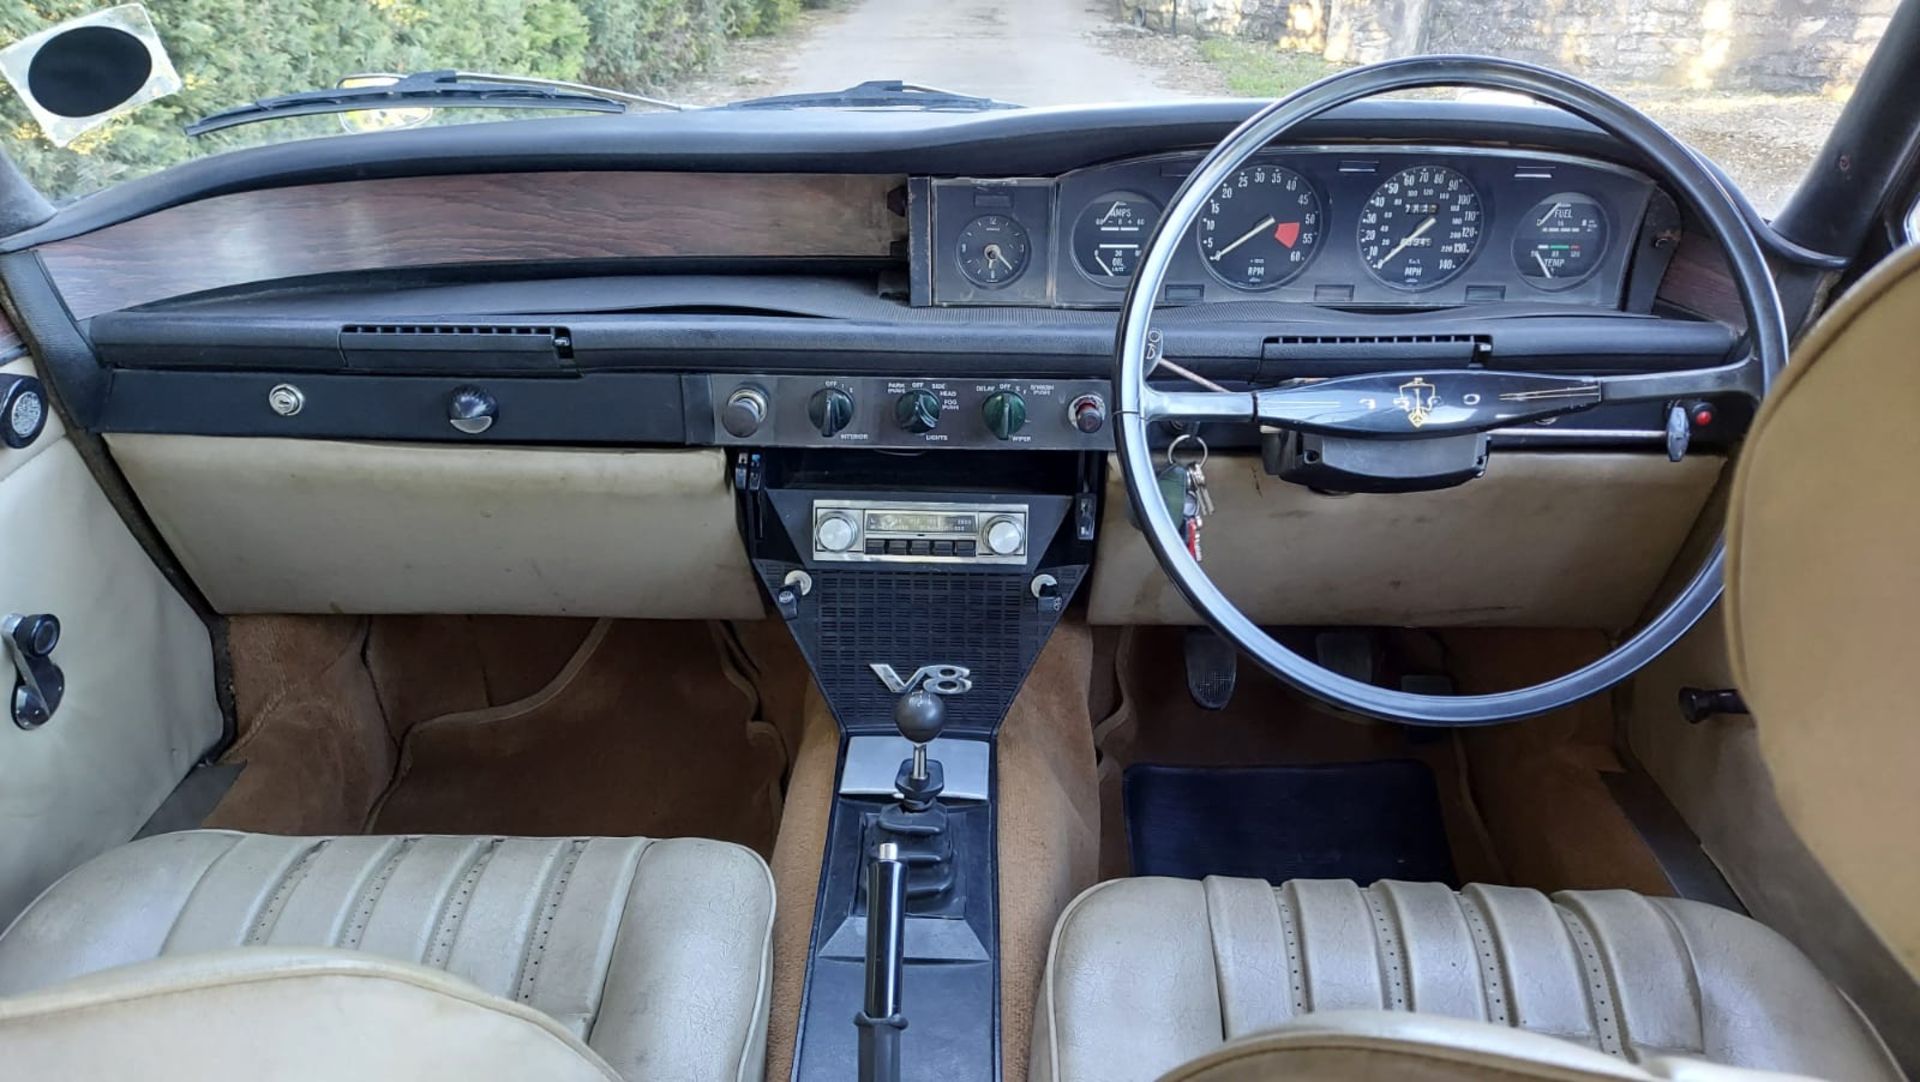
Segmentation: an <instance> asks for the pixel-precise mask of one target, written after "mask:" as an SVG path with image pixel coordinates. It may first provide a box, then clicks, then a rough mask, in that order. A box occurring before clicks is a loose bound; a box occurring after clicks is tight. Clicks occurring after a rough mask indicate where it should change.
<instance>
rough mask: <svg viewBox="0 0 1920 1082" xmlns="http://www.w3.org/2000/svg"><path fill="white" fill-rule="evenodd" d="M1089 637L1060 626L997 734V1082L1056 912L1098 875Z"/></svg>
mask: <svg viewBox="0 0 1920 1082" xmlns="http://www.w3.org/2000/svg"><path fill="white" fill-rule="evenodd" d="M1093 656H1094V650H1093V635H1092V633H1091V632H1090V631H1089V630H1088V628H1087V626H1086V625H1085V624H1081V623H1078V622H1073V621H1062V622H1061V624H1060V626H1059V628H1058V629H1057V630H1055V631H1054V633H1053V638H1052V639H1051V640H1049V641H1048V643H1047V646H1046V649H1044V650H1042V651H1041V652H1040V657H1039V659H1038V660H1037V661H1035V662H1034V666H1033V672H1032V673H1031V674H1030V675H1029V676H1028V677H1027V682H1026V685H1025V686H1024V687H1022V688H1021V690H1020V694H1019V695H1018V696H1017V697H1016V698H1015V699H1014V702H1013V707H1012V709H1011V710H1010V711H1009V712H1008V714H1007V720H1006V721H1005V722H1004V723H1003V724H1002V725H1001V727H1000V740H999V746H998V749H997V751H996V753H995V758H994V763H995V766H996V767H997V769H998V773H999V777H998V780H997V785H998V790H999V791H998V797H999V801H1000V811H999V820H998V822H999V856H1000V1053H1001V1077H1002V1078H1004V1079H1006V1080H1007V1082H1021V1080H1022V1079H1025V1078H1026V1077H1027V1055H1028V1049H1029V1046H1030V1044H1031V1041H1032V1038H1033V1010H1034V1004H1035V1001H1036V999H1037V997H1038V995H1039V991H1040V980H1041V974H1042V972H1043V971H1044V970H1045V968H1046V964H1047V946H1048V944H1049V943H1050V942H1051V941H1052V938H1053V925H1054V922H1055V921H1056V920H1058V919H1059V916H1060V912H1061V911H1062V910H1063V909H1065V908H1066V907H1067V903H1068V902H1071V901H1072V900H1073V899H1074V897H1075V896H1077V895H1078V894H1079V893H1080V892H1081V891H1083V890H1085V889H1087V888H1088V887H1090V886H1092V885H1093V884H1094V882H1095V881H1096V880H1097V879H1098V878H1099V873H1100V783H1099V779H1098V777H1097V775H1096V771H1095V766H1094V758H1093V719H1092V717H1091V715H1090V714H1089V713H1088V709H1087V702H1088V687H1089V683H1090V680H1091V676H1092V668H1093Z"/></svg>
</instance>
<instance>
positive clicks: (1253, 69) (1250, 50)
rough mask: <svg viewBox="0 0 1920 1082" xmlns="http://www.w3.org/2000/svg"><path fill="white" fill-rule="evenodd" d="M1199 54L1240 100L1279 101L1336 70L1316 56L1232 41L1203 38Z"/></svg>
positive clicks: (1336, 66)
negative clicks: (1221, 76)
mask: <svg viewBox="0 0 1920 1082" xmlns="http://www.w3.org/2000/svg"><path fill="white" fill-rule="evenodd" d="M1200 55H1201V56H1204V57H1206V58H1207V61H1208V62H1209V63H1211V64H1212V65H1213V66H1214V67H1215V68H1217V69H1219V71H1220V73H1221V74H1222V75H1224V76H1226V80H1227V89H1228V90H1230V91H1232V92H1233V93H1234V94H1235V95H1236V96H1238V97H1242V98H1283V97H1285V96H1287V95H1288V94H1291V93H1293V92H1294V91H1296V90H1298V89H1300V88H1301V87H1303V86H1306V85H1307V84H1308V83H1311V82H1313V81H1315V80H1317V79H1321V78H1324V77H1326V76H1328V75H1331V74H1333V73H1334V72H1335V71H1338V70H1339V69H1340V65H1338V64H1335V63H1333V62H1332V61H1329V60H1327V59H1325V58H1323V57H1321V56H1320V55H1319V54H1317V53H1301V52H1291V51H1289V50H1286V49H1278V48H1275V47H1273V46H1271V45H1266V44H1263V43H1260V42H1254V41H1242V40H1239V39H1236V38H1207V39H1205V40H1203V41H1201V42H1200Z"/></svg>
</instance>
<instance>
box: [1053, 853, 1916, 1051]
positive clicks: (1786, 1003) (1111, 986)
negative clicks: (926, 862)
mask: <svg viewBox="0 0 1920 1082" xmlns="http://www.w3.org/2000/svg"><path fill="white" fill-rule="evenodd" d="M1143 997H1146V998H1145V1001H1144V1002H1143ZM1035 1027H1036V1031H1035V1033H1034V1042H1033V1065H1032V1072H1031V1075H1030V1077H1031V1079H1032V1080H1033V1082H1086V1080H1091V1079H1101V1080H1104V1082H1124V1080H1128V1079H1140V1080H1146V1079H1154V1078H1160V1077H1162V1076H1163V1075H1166V1076H1168V1077H1172V1078H1183V1079H1186V1078H1191V1079H1196V1080H1197V1079H1202V1078H1204V1079H1207V1080H1209V1082H1219V1080H1224V1079H1249V1080H1250V1079H1256V1078H1280V1077H1287V1078H1293V1077H1306V1078H1315V1077H1317V1078H1328V1079H1346V1078H1360V1077H1376V1076H1378V1077H1394V1078H1421V1079H1452V1078H1472V1077H1486V1076H1488V1075H1490V1074H1495V1073H1503V1074H1506V1075H1508V1076H1509V1077H1518V1078H1673V1077H1686V1078H1696V1079H1711V1078H1722V1077H1725V1078H1733V1077H1738V1076H1739V1075H1740V1072H1731V1071H1723V1070H1720V1069H1717V1068H1716V1067H1714V1065H1715V1064H1722V1065H1728V1066H1733V1067H1745V1068H1750V1069H1761V1070H1767V1071H1781V1072H1788V1073H1792V1074H1799V1075H1813V1076H1816V1077H1820V1078H1832V1079H1862V1080H1865V1079H1875V1080H1879V1079H1884V1080H1887V1082H1895V1080H1898V1079H1899V1078H1900V1077H1901V1075H1900V1072H1899V1069H1898V1068H1897V1067H1896V1066H1895V1065H1894V1063H1893V1060H1892V1058H1891V1056H1890V1055H1889V1054H1888V1052H1887V1050H1886V1048H1885V1046H1883V1045H1882V1044H1881V1043H1880V1040H1879V1038H1878V1037H1877V1036H1876V1035H1875V1034H1874V1032H1873V1030H1872V1029H1871V1028H1870V1027H1869V1026H1868V1025H1867V1023H1866V1021H1865V1020H1864V1019H1863V1018H1862V1017H1861V1016H1860V1014H1859V1012H1858V1011H1856V1010H1855V1009H1854V1007H1853V1005H1852V1004H1851V1003H1850V1002H1848V1001H1847V999H1846V998H1845V997H1844V996H1842V995H1841V994H1840V992H1839V991H1838V990H1837V989H1835V988H1834V987H1833V985H1831V984H1830V983H1828V981H1827V980H1826V978H1825V977H1823V976H1821V975H1820V973H1819V971H1818V970H1816V969H1815V968H1814V967H1813V963H1811V962H1809V961H1808V960H1807V959H1806V956H1805V955H1803V954H1801V953H1800V951H1799V950H1798V949H1797V948H1795V947H1794V946H1793V945H1792V944H1791V943H1789V942H1787V941H1786V939H1784V938H1782V937H1781V936H1780V935H1778V934H1776V933H1775V932H1773V931H1771V930H1770V929H1768V928H1766V927H1765V926H1764V925H1761V924H1760V923H1758V922H1757V921H1753V920H1749V919H1748V918H1746V917H1743V916H1739V915H1737V914H1734V913H1731V912H1728V911H1727V910H1724V909H1718V908H1716V907H1714V906H1710V905H1704V904H1701V903H1698V902H1689V901H1685V900H1682V899H1678V898H1649V897H1645V896H1642V895H1639V894H1635V893H1633V892H1631V891H1616V890H1607V891H1568V892H1564V893H1560V894H1555V895H1553V896H1552V897H1549V896H1547V895H1545V894H1542V893H1540V892H1539V891H1534V890H1525V889H1521V888H1518V887H1490V886H1470V887H1467V888H1466V889H1465V890H1462V891H1460V892H1459V893H1455V892H1454V891H1453V890H1452V889H1450V888H1448V887H1445V886H1442V885H1440V884H1437V883H1398V882H1392V881H1384V880H1383V881H1381V882H1379V883H1376V884H1374V885H1373V886H1372V887H1368V888H1365V889H1363V888H1360V887H1357V886H1355V885H1354V884H1352V883H1350V882H1346V881H1344V880H1342V881H1331V880H1294V881H1292V882H1289V883H1285V884H1282V885H1281V886H1278V887H1275V886H1273V885H1272V884H1270V883H1267V882H1266V881H1265V880H1258V879H1227V878H1218V877H1214V878H1209V879H1206V880H1204V881H1199V882H1196V881H1194V880H1188V879H1164V878H1138V879H1116V880H1112V881H1109V882H1106V883H1102V884H1100V885H1098V886H1095V887H1093V888H1092V889H1091V890H1088V891H1087V892H1086V893H1084V894H1082V895H1081V896H1080V897H1079V898H1078V899H1076V900H1075V901H1074V902H1073V904H1072V905H1070V906H1068V907H1067V911H1066V912H1065V913H1063V914H1062V915H1061V917H1060V922H1059V925H1058V926H1057V927H1056V928H1055V930H1054V937H1053V945H1052V948H1051V950H1050V952H1049V954H1048V958H1047V973H1046V977H1045V980H1044V982H1043V983H1042V985H1041V998H1040V1004H1039V1009H1038V1011H1037V1012H1036V1017H1035ZM1542 1036H1544V1037H1549V1038H1560V1040H1558V1041H1555V1040H1543V1039H1542ZM1582 1046H1584V1047H1582ZM1183 1065H1186V1066H1184V1067H1183ZM1169 1072H1171V1074H1169Z"/></svg>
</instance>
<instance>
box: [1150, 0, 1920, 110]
mask: <svg viewBox="0 0 1920 1082" xmlns="http://www.w3.org/2000/svg"><path fill="white" fill-rule="evenodd" d="M1897 2H1898V0H1116V3H1117V4H1118V7H1119V10H1120V12H1121V13H1122V15H1123V16H1126V17H1129V18H1131V19H1133V20H1134V21H1135V22H1137V23H1140V24H1142V25H1145V26H1149V27H1152V28H1154V29H1156V30H1163V31H1165V30H1174V31H1177V32H1179V33H1183V34H1195V35H1199V36H1210V35H1225V36H1232V37H1239V38H1245V39H1248V40H1255V41H1265V42H1271V43H1273V44H1275V45H1277V46H1279V47H1281V48H1285V49H1293V50H1299V51H1305V52H1314V53H1319V54H1322V55H1324V56H1326V57H1327V58H1328V59H1330V60H1334V61H1338V62H1342V63H1354V64H1362V63H1371V62H1373V61H1376V60H1385V59H1387V58H1389V57H1395V56H1408V55H1412V54H1416V53H1434V52H1462V53H1487V54H1491V55H1494V56H1504V57H1510V58H1513V59H1516V60H1530V61H1533V62H1535V63H1539V64H1546V65H1548V66H1551V67H1556V68H1561V69H1563V70H1566V71H1569V72H1572V73H1573V74H1575V75H1581V76H1586V77H1590V78H1595V79H1598V80H1599V81H1601V82H1604V83H1611V84H1615V85H1618V84H1621V83H1651V84H1657V85H1667V86H1678V87H1690V88H1695V89H1717V90H1761V91H1769V92H1786V93H1833V92H1838V91H1843V90H1845V89H1846V88H1849V87H1851V86H1852V85H1853V82H1854V80H1855V79H1857V78H1858V77H1859V74H1860V69H1861V66H1862V65H1864V64H1865V63H1866V59H1867V56H1868V55H1869V54H1870V53H1871V52H1872V51H1873V46H1874V45H1875V44H1876V43H1877V42H1878V41H1879V40H1880V35H1881V34H1882V32H1884V31H1885V29H1886V25H1887V20H1888V19H1889V18H1890V17H1891V16H1892V14H1893V9H1894V7H1895V6H1896V4H1897Z"/></svg>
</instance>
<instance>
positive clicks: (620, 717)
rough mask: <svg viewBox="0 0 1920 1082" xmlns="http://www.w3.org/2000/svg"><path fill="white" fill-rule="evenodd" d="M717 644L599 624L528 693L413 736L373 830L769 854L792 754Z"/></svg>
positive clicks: (424, 727)
mask: <svg viewBox="0 0 1920 1082" xmlns="http://www.w3.org/2000/svg"><path fill="white" fill-rule="evenodd" d="M716 636H717V631H716V630H715V629H714V628H711V627H709V626H707V625H689V624H685V623H674V622H653V621H635V620H620V621H614V620H602V621H599V622H597V623H596V624H595V625H594V627H593V630H592V631H590V632H589V633H588V634H587V636H586V638H585V641H584V642H582V643H581V645H580V646H579V648H578V650H577V651H576V652H575V654H574V656H573V658H572V659H571V660H570V661H568V662H567V665H566V667H565V668H564V669H562V670H561V671H560V674H559V675H558V676H556V677H554V679H553V680H552V681H551V682H550V683H548V684H547V686H546V687H545V688H542V689H541V690H540V691H538V692H536V693H535V694H533V695H531V696H529V697H527V698H525V699H521V700H519V701H518V702H514V703H511V704H508V705H505V706H499V707H487V708H483V709H480V710H473V711H466V712H462V713H455V714H446V715H442V716H440V717H437V718H434V719H432V720H429V721H424V722H421V723H420V724H418V725H415V726H413V727H412V728H411V729H409V730H408V731H407V734H406V737H405V739H404V741H403V744H402V747H401V756H400V769H399V772H398V774H397V775H396V777H395V780H394V783H393V785H392V786H391V787H390V788H389V789H388V791H387V793H386V796H385V797H384V798H383V799H382V801H381V803H380V804H379V806H378V807H376V808H375V809H374V812H373V814H372V816H370V817H369V822H368V829H369V831H370V832H373V833H447V834H491V833H514V834H536V835H540V834H596V835H611V836H616V837H620V836H629V835H646V836H650V837H680V836H697V837H707V838H718V839H721V840H724V841H732V842H739V843H741V844H743V845H747V846H750V847H752V848H753V849H755V850H757V851H759V852H760V853H761V854H763V855H765V854H768V853H771V852H772V850H773V839H774V834H775V831H776V830H777V829H778V827H779V822H780V792H779V782H780V778H781V775H782V774H783V773H784V772H785V769H786V761H785V754H784V752H783V751H782V748H781V742H780V740H779V738H778V736H777V735H776V734H775V733H774V731H773V728H772V726H770V725H768V724H766V723H765V722H762V721H759V720H757V719H756V718H755V716H754V715H755V708H756V705H757V704H756V702H755V696H754V695H753V694H752V692H751V691H750V690H743V688H742V684H741V677H740V675H739V674H738V672H737V671H735V670H734V669H733V668H732V666H731V665H730V664H729V662H728V659H727V657H726V654H725V651H724V650H723V648H722V645H721V643H720V641H719V639H718V638H717V637H716Z"/></svg>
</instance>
